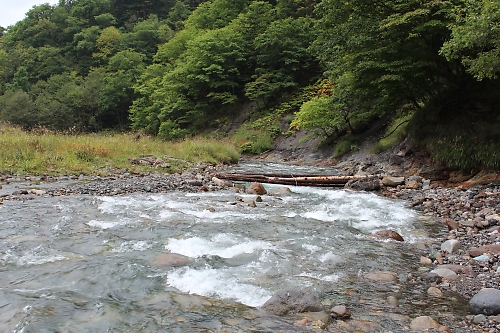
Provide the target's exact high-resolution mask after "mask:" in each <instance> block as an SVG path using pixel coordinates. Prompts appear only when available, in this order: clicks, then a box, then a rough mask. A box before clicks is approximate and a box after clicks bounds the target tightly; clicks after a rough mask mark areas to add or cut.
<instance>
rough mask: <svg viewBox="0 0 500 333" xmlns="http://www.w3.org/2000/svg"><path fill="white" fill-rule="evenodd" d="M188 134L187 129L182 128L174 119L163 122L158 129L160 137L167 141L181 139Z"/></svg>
mask: <svg viewBox="0 0 500 333" xmlns="http://www.w3.org/2000/svg"><path fill="white" fill-rule="evenodd" d="M187 134H188V131H187V130H185V129H181V128H180V127H179V125H178V124H177V123H176V122H175V121H172V120H167V121H164V122H162V123H161V124H160V129H159V131H158V137H159V138H160V139H163V140H165V141H173V140H179V139H182V138H184V137H185V136H186V135H187Z"/></svg>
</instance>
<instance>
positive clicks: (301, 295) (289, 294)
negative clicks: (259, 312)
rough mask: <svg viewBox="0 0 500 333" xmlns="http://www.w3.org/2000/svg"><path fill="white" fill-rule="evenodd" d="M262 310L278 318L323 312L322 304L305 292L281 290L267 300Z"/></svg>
mask: <svg viewBox="0 0 500 333" xmlns="http://www.w3.org/2000/svg"><path fill="white" fill-rule="evenodd" d="M262 309H264V310H265V311H267V312H270V313H273V314H275V315H278V316H284V315H287V314H289V313H300V312H318V311H323V304H321V302H320V301H319V300H318V298H317V297H316V296H315V295H313V294H310V293H308V292H306V291H305V290H297V289H282V290H279V291H277V292H276V293H275V294H274V295H273V296H272V297H271V298H270V299H269V300H267V301H266V303H264V305H262Z"/></svg>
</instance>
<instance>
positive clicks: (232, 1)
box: [186, 0, 249, 30]
mask: <svg viewBox="0 0 500 333" xmlns="http://www.w3.org/2000/svg"><path fill="white" fill-rule="evenodd" d="M248 3H249V1H248V0H214V1H207V2H204V3H202V4H201V5H199V6H198V8H197V9H196V10H195V11H194V12H193V13H192V14H191V15H190V16H189V18H188V19H187V21H186V28H188V29H189V28H194V29H200V30H204V29H218V28H222V27H225V26H227V25H228V24H229V23H230V22H231V21H232V20H233V19H235V18H236V17H237V16H238V14H239V13H241V12H242V11H243V10H244V9H245V8H246V7H247V6H248Z"/></svg>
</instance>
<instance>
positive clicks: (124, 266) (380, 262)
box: [0, 164, 463, 332]
mask: <svg viewBox="0 0 500 333" xmlns="http://www.w3.org/2000/svg"><path fill="white" fill-rule="evenodd" d="M280 168H286V170H287V171H288V172H292V171H293V172H295V173H305V172H314V173H322V172H323V173H324V172H328V171H329V170H325V169H313V168H309V167H307V168H298V169H293V170H290V168H291V167H290V166H286V167H283V166H280V165H272V164H271V165H267V169H263V165H262V164H258V165H252V164H248V165H244V166H238V169H237V171H253V170H255V169H258V170H259V171H260V172H262V171H264V172H265V171H266V170H267V171H272V172H275V173H276V172H280ZM265 186H266V188H267V189H271V188H272V187H273V186H274V185H265ZM289 188H290V189H291V190H292V193H290V194H286V195H280V196H269V195H264V196H262V202H257V203H256V205H257V207H252V205H249V204H247V203H246V201H248V200H249V199H252V198H255V196H252V195H248V194H239V193H235V192H234V191H232V190H231V191H230V190H227V191H217V192H200V193H186V192H177V191H174V192H169V193H162V194H151V193H134V194H127V195H120V196H89V195H87V196H85V195H74V196H68V197H54V198H37V199H35V200H30V201H26V202H22V201H5V202H4V204H3V205H2V206H0V217H1V218H0V240H1V243H0V331H1V332H250V331H253V332H304V331H308V330H311V329H312V328H311V326H307V327H296V326H293V323H294V321H295V320H297V318H298V317H283V318H281V317H276V316H272V315H269V314H266V313H265V312H264V311H262V310H260V309H259V306H261V305H262V304H263V303H264V302H265V301H266V300H267V299H269V298H270V297H271V296H272V295H273V293H274V292H276V291H277V290H280V289H282V288H285V287H287V288H288V287H291V288H297V289H305V290H307V291H309V292H312V293H315V294H317V295H318V296H319V298H320V300H321V301H322V302H323V304H325V306H326V308H327V309H328V307H329V306H332V305H336V304H348V306H349V308H350V309H351V312H352V313H353V317H354V318H356V320H358V321H359V322H362V323H365V325H374V326H373V330H372V331H377V330H380V331H381V332H385V331H388V330H392V331H394V332H396V331H398V330H403V331H404V329H405V327H407V326H408V320H409V319H408V318H409V316H411V315H414V314H417V313H418V314H421V315H423V314H428V313H429V312H432V313H436V312H439V313H440V315H441V316H445V317H446V316H453V315H454V314H457V313H458V314H459V315H460V314H461V313H462V312H461V311H463V309H462V308H460V306H459V305H453V304H450V301H449V300H448V301H447V302H446V303H441V302H439V301H436V302H435V303H433V304H432V305H430V304H428V302H427V301H426V297H424V294H425V291H423V292H422V290H412V289H411V287H408V286H407V284H406V281H407V279H408V274H415V272H416V271H417V270H418V258H419V256H420V255H421V252H419V250H418V247H417V246H416V245H415V244H417V243H420V244H421V243H426V242H429V241H430V237H431V236H435V234H436V233H437V232H438V231H437V230H436V227H435V225H434V224H433V223H432V222H431V221H429V220H428V219H427V218H426V217H424V216H420V215H419V214H418V213H417V212H415V211H413V210H411V209H409V208H407V207H405V205H404V203H403V202H400V201H392V200H388V199H385V198H382V197H380V196H377V195H375V194H373V193H361V192H353V191H347V190H343V189H324V188H322V189H318V188H312V187H294V186H290V187H289ZM383 229H392V230H395V231H397V232H398V233H399V234H401V235H402V236H403V237H404V239H405V242H403V243H399V242H395V241H380V240H376V239H373V238H371V237H369V235H370V234H371V233H372V232H374V231H377V230H383ZM168 253H175V254H179V255H183V256H186V257H189V258H190V260H191V261H190V264H189V265H188V266H180V267H168V265H165V264H164V263H163V262H162V260H161V258H162V256H164V255H165V254H168ZM376 271H390V272H395V273H396V274H397V276H398V281H397V282H396V283H388V284H380V283H372V282H369V281H366V280H365V279H363V276H364V275H365V274H367V273H369V272H376ZM389 297H392V299H395V300H397V302H398V303H399V305H398V306H397V307H396V308H394V304H391V302H389V301H388V298H389ZM452 299H453V298H452ZM456 301H457V304H459V303H460V300H458V299H457V300H456ZM360 325H361V324H360ZM345 329H346V330H347V331H349V329H348V328H345Z"/></svg>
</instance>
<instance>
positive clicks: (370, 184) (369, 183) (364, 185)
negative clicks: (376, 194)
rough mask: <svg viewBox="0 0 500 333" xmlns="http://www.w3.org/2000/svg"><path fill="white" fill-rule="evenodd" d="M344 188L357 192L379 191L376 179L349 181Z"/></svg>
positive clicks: (378, 183)
mask: <svg viewBox="0 0 500 333" xmlns="http://www.w3.org/2000/svg"><path fill="white" fill-rule="evenodd" d="M345 187H346V188H348V189H350V190H357V191H378V190H380V181H379V179H378V178H376V177H367V178H362V179H351V180H350V181H348V182H347V184H345Z"/></svg>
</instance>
